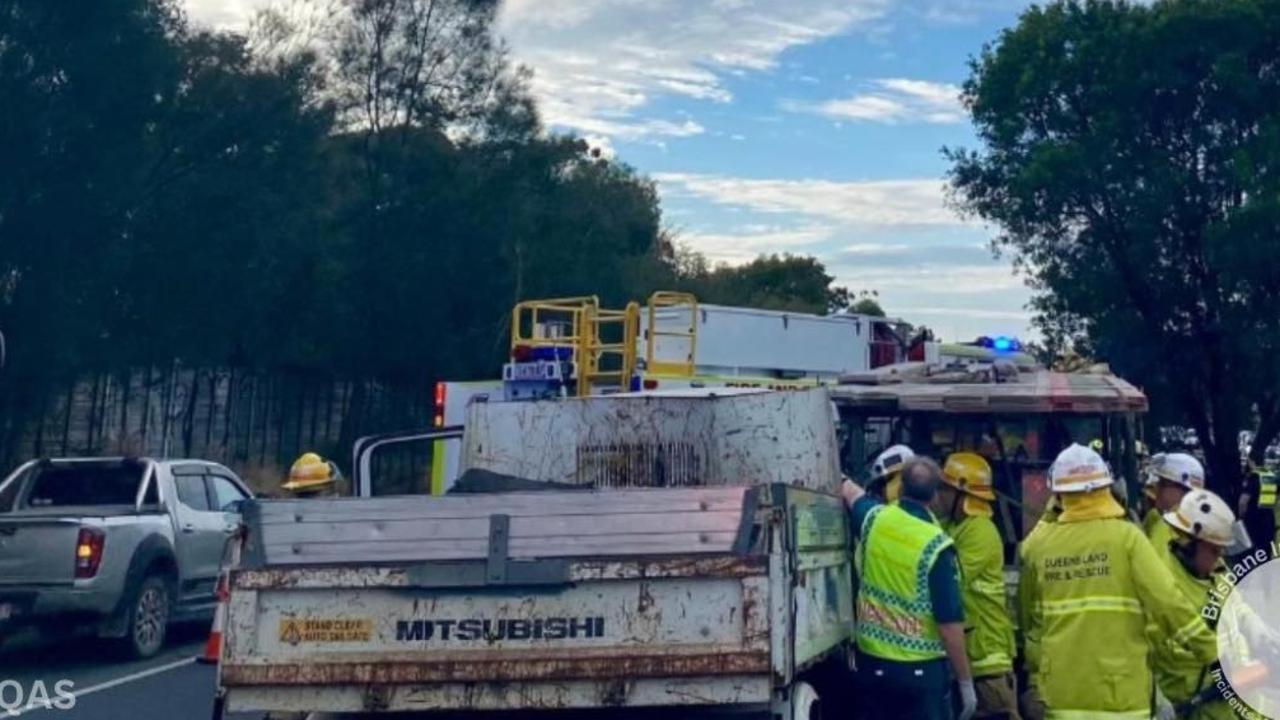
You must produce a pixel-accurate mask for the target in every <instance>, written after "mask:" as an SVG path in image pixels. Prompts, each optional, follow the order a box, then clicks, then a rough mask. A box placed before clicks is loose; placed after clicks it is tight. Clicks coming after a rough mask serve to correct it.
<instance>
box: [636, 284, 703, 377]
mask: <svg viewBox="0 0 1280 720" xmlns="http://www.w3.org/2000/svg"><path fill="white" fill-rule="evenodd" d="M679 307H688V308H689V329H688V330H676V331H673V330H658V310H659V309H662V308H679ZM645 334H646V339H647V343H646V346H645V358H644V359H645V367H646V369H648V371H649V372H652V373H655V374H659V375H681V376H685V377H693V375H694V369H695V365H694V358H695V357H697V349H698V298H696V297H694V295H693V294H692V293H684V292H667V291H659V292H655V293H654V294H652V295H650V296H649V327H648V328H647V332H646V333H645ZM658 337H674V338H687V339H688V341H689V346H688V352H687V353H686V354H685V356H684V360H683V361H676V362H671V361H660V360H658V359H657V357H656V355H657V339H658Z"/></svg>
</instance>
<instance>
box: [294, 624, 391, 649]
mask: <svg viewBox="0 0 1280 720" xmlns="http://www.w3.org/2000/svg"><path fill="white" fill-rule="evenodd" d="M372 636H373V620H371V619H369V618H305V619H303V618H283V619H281V620H280V642H284V643H289V644H290V645H297V644H299V643H342V642H368V641H369V638H370V637H372Z"/></svg>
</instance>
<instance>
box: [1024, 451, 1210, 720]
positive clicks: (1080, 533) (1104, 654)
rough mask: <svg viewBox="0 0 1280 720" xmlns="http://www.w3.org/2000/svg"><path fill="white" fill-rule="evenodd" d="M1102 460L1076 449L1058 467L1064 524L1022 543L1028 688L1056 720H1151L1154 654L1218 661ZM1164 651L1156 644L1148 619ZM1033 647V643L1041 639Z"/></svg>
mask: <svg viewBox="0 0 1280 720" xmlns="http://www.w3.org/2000/svg"><path fill="white" fill-rule="evenodd" d="M1112 482H1114V480H1113V478H1112V476H1111V471H1110V469H1109V468H1108V467H1107V464H1106V463H1105V462H1104V461H1103V460H1102V457H1101V456H1099V455H1098V453H1096V452H1094V451H1093V450H1090V449H1089V448H1087V447H1082V446H1080V445H1072V446H1071V447H1069V448H1067V449H1066V450H1064V451H1062V453H1061V454H1060V455H1059V456H1058V458H1057V460H1055V461H1054V463H1053V466H1052V467H1051V468H1050V469H1049V487H1050V490H1051V491H1052V492H1053V493H1054V496H1055V497H1056V498H1057V499H1058V500H1059V501H1060V502H1061V505H1062V512H1061V514H1060V515H1059V516H1058V518H1057V520H1056V521H1055V522H1051V523H1041V524H1040V525H1038V526H1037V527H1036V528H1035V530H1034V532H1033V534H1032V536H1030V537H1028V539H1027V540H1026V541H1024V542H1023V547H1022V567H1021V573H1022V577H1021V579H1020V582H1019V586H1018V591H1019V599H1018V602H1019V605H1020V606H1021V607H1022V611H1021V612H1020V615H1021V616H1022V617H1023V618H1024V621H1025V622H1027V623H1028V626H1027V627H1026V628H1025V633H1026V635H1027V637H1028V643H1029V645H1028V649H1027V655H1028V661H1029V662H1028V665H1029V667H1030V668H1032V669H1033V673H1032V676H1031V677H1030V678H1029V682H1030V683H1031V685H1032V687H1034V688H1035V690H1036V692H1037V694H1038V696H1039V700H1040V702H1041V703H1043V712H1044V717H1046V718H1049V719H1050V720H1053V719H1054V718H1058V719H1060V720H1076V719H1080V720H1083V719H1084V718H1088V719H1089V720H1140V719H1142V720H1145V719H1147V718H1150V717H1151V714H1152V711H1153V707H1152V705H1153V702H1152V701H1153V693H1152V684H1153V679H1152V674H1151V664H1150V655H1151V651H1152V650H1156V651H1157V652H1159V651H1162V650H1167V649H1170V648H1176V649H1178V650H1179V651H1182V652H1185V653H1186V654H1187V656H1188V657H1190V658H1192V659H1193V660H1194V661H1195V662H1198V663H1200V664H1202V665H1207V664H1209V663H1210V662H1212V661H1213V660H1214V658H1215V657H1216V656H1217V642H1216V638H1215V636H1214V633H1213V632H1212V631H1211V630H1210V629H1209V627H1208V626H1207V625H1206V624H1205V622H1204V620H1203V619H1201V617H1200V607H1199V606H1197V605H1196V604H1194V603H1192V602H1191V601H1189V600H1187V599H1186V598H1185V597H1184V596H1183V595H1182V594H1181V593H1180V592H1178V586H1177V584H1176V583H1175V581H1174V579H1173V575H1172V574H1171V573H1170V572H1169V568H1168V567H1167V566H1166V565H1165V563H1164V562H1162V561H1161V560H1160V557H1159V556H1158V555H1157V554H1156V551H1155V548H1154V547H1152V545H1151V542H1150V541H1149V540H1147V538H1146V536H1145V535H1143V534H1142V530H1140V529H1139V528H1138V526H1137V525H1134V524H1133V523H1130V522H1128V521H1126V520H1125V511H1124V509H1123V508H1122V507H1120V504H1119V503H1118V502H1116V500H1115V498H1114V497H1113V496H1112V495H1111V491H1110V486H1111V484H1112ZM1148 621H1150V622H1151V623H1152V624H1153V625H1154V626H1155V631H1156V632H1157V633H1158V634H1159V636H1160V637H1161V638H1163V639H1164V641H1165V642H1164V647H1155V648H1153V647H1152V645H1151V644H1150V643H1149V642H1148V640H1147V622H1148ZM1033 641H1034V642H1033Z"/></svg>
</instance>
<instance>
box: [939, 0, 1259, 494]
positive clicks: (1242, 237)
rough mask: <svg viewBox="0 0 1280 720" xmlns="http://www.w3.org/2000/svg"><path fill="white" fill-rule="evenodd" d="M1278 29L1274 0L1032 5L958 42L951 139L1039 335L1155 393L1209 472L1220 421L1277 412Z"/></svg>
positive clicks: (967, 189)
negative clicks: (1028, 299)
mask: <svg viewBox="0 0 1280 720" xmlns="http://www.w3.org/2000/svg"><path fill="white" fill-rule="evenodd" d="M1278 48H1280V2H1276V0H1157V2H1155V3H1153V4H1150V5H1139V4H1136V3H1135V4H1130V3H1127V2H1122V1H1118V0H1117V1H1112V0H1088V1H1087V2H1076V1H1071V0H1059V1H1058V2H1052V3H1049V4H1048V5H1045V6H1043V7H1033V8H1031V9H1030V10H1028V11H1026V12H1025V13H1024V14H1023V15H1022V17H1021V18H1020V20H1019V22H1018V23H1017V25H1016V26H1015V27H1013V28H1011V29H1009V30H1007V31H1005V32H1004V33H1003V34H1002V35H1001V36H1000V38H999V40H998V41H997V42H995V43H994V44H992V45H990V46H989V47H987V48H986V49H985V50H984V51H983V52H982V54H981V55H980V56H979V57H978V58H976V59H975V60H974V61H973V63H972V75H971V78H970V80H969V81H968V83H967V84H966V85H965V90H964V99H965V102H966V103H967V105H968V108H969V110H970V113H971V114H972V117H973V121H974V124H975V126H976V128H977V132H978V136H979V138H980V140H981V148H980V149H979V150H977V151H962V150H953V151H951V152H950V156H951V158H952V160H953V161H954V166H953V169H952V180H953V182H954V187H955V190H956V193H957V198H958V200H959V202H960V204H961V205H962V206H963V207H964V208H966V209H968V210H969V211H971V212H972V213H974V214H976V215H978V216H980V217H982V218H984V219H986V220H988V221H990V222H992V223H993V224H995V225H996V226H997V227H998V228H999V229H1000V235H999V237H998V238H997V240H996V247H997V249H999V250H1001V251H1005V252H1007V253H1009V254H1011V255H1012V257H1013V258H1014V260H1015V261H1016V263H1017V265H1018V266H1019V267H1020V268H1021V269H1022V270H1023V271H1025V272H1026V273H1027V274H1028V275H1029V277H1030V278H1031V282H1032V286H1033V287H1034V288H1035V289H1036V290H1037V291H1038V292H1037V296H1036V299H1035V301H1034V305H1035V309H1036V310H1037V311H1038V318H1037V321H1038V324H1039V325H1040V327H1041V328H1042V330H1043V332H1044V334H1045V336H1046V338H1047V339H1049V340H1050V341H1051V342H1052V343H1053V344H1055V345H1056V346H1057V347H1058V348H1059V349H1061V348H1063V347H1065V346H1070V345H1075V346H1077V349H1080V350H1081V351H1082V354H1094V355H1096V356H1098V357H1103V358H1106V359H1108V360H1110V361H1111V362H1112V364H1113V365H1114V366H1115V367H1116V368H1117V369H1118V370H1119V371H1120V372H1122V373H1124V374H1126V375H1129V376H1131V377H1132V378H1133V379H1136V380H1137V381H1139V382H1140V383H1142V384H1143V385H1144V386H1145V387H1146V389H1147V390H1148V393H1149V394H1151V395H1153V396H1157V397H1164V398H1168V399H1169V401H1170V403H1171V407H1169V408H1168V410H1169V411H1170V412H1171V414H1172V415H1173V416H1175V417H1179V418H1183V419H1185V422H1187V423H1188V424H1190V425H1192V426H1193V427H1195V428H1196V430H1197V433H1198V435H1199V437H1200V439H1201V442H1202V443H1203V445H1204V449H1205V452H1206V456H1207V459H1208V462H1209V465H1210V470H1211V472H1212V475H1213V476H1214V478H1215V481H1216V483H1217V484H1218V487H1220V488H1224V489H1225V488H1229V487H1231V486H1232V484H1233V482H1234V481H1235V480H1236V478H1237V477H1238V476H1239V471H1240V458H1239V453H1238V450H1237V434H1238V432H1239V431H1240V430H1241V429H1243V428H1245V427H1247V426H1251V425H1252V424H1253V423H1254V422H1255V418H1257V420H1258V421H1259V422H1260V423H1261V428H1262V430H1263V432H1264V433H1269V434H1270V436H1272V437H1274V433H1275V430H1276V429H1277V428H1280V425H1278V423H1280V402H1278V398H1280V362H1278V358H1280V355H1277V352H1276V351H1277V345H1278V343H1280V314H1278V313H1276V311H1275V307H1276V303H1277V300H1278V299H1280V273H1277V272H1276V265H1277V261H1280V192H1278V191H1280V185H1278V181H1280V104H1277V99H1278V98H1280V73H1277V65H1278V64H1280V50H1278ZM1265 444H1266V443H1259V445H1260V446H1263V447H1265Z"/></svg>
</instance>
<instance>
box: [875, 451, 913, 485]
mask: <svg viewBox="0 0 1280 720" xmlns="http://www.w3.org/2000/svg"><path fill="white" fill-rule="evenodd" d="M915 456H916V454H915V453H914V452H912V450H911V448H909V447H907V446H906V445H894V446H892V447H890V448H889V449H887V450H885V451H884V452H882V453H880V454H879V455H877V456H876V461H875V462H873V463H871V479H872V480H879V479H881V478H887V477H889V476H890V475H893V474H894V473H896V472H898V471H899V470H901V469H902V466H903V465H905V464H906V462H907V461H908V460H910V459H911V458H913V457H915Z"/></svg>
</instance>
